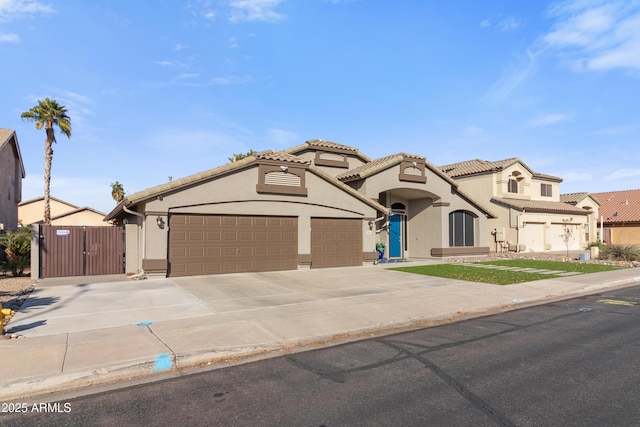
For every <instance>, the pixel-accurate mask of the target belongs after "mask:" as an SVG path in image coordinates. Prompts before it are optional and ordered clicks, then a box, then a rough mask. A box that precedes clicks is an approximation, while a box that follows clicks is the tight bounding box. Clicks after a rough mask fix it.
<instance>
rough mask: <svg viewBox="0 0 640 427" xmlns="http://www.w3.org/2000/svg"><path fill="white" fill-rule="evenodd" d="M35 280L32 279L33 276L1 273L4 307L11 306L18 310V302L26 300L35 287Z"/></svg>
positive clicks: (0, 289) (1, 301) (0, 297)
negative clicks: (13, 275) (25, 297)
mask: <svg viewBox="0 0 640 427" xmlns="http://www.w3.org/2000/svg"><path fill="white" fill-rule="evenodd" d="M35 282H36V281H35V280H31V276H23V277H12V276H10V275H2V274H0V303H1V304H2V307H3V308H11V309H12V310H16V309H17V308H19V307H17V308H16V305H17V303H18V302H22V301H23V300H24V298H23V297H24V296H25V295H27V294H28V293H29V292H31V290H32V289H33V286H34V285H35Z"/></svg>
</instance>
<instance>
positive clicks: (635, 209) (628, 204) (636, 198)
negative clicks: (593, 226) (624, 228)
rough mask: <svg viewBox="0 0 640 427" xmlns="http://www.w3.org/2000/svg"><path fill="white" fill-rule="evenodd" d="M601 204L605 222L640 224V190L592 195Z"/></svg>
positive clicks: (600, 210)
mask: <svg viewBox="0 0 640 427" xmlns="http://www.w3.org/2000/svg"><path fill="white" fill-rule="evenodd" d="M592 195H593V196H594V197H595V198H596V199H597V200H598V201H599V202H600V208H599V212H600V216H602V217H603V218H604V221H605V222H614V223H623V222H640V190H622V191H610V192H607V193H593V194H592Z"/></svg>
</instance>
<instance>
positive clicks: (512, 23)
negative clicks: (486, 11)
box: [480, 16, 521, 33]
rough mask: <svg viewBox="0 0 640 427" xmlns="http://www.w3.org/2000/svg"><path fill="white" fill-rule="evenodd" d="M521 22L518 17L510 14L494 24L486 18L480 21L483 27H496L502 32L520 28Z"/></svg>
mask: <svg viewBox="0 0 640 427" xmlns="http://www.w3.org/2000/svg"><path fill="white" fill-rule="evenodd" d="M520 26H521V24H520V21H518V20H517V19H516V18H514V17H512V16H508V17H506V18H500V19H499V20H497V21H496V23H495V24H494V23H493V21H491V20H490V19H484V20H482V21H481V22H480V27H482V28H495V29H496V31H499V32H501V33H506V32H509V31H514V30H517V29H518V28H520Z"/></svg>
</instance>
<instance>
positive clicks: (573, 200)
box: [560, 192, 601, 247]
mask: <svg viewBox="0 0 640 427" xmlns="http://www.w3.org/2000/svg"><path fill="white" fill-rule="evenodd" d="M560 201H561V202H562V203H568V204H570V205H573V206H575V207H577V208H581V209H583V210H584V211H585V212H588V213H589V216H588V217H587V222H588V224H587V225H586V226H585V227H584V229H585V247H586V245H588V244H589V243H591V242H595V241H598V240H601V239H600V234H599V233H600V231H599V230H598V209H599V208H600V202H599V201H598V199H597V198H596V197H595V196H594V195H593V194H591V193H587V192H581V193H567V194H561V195H560Z"/></svg>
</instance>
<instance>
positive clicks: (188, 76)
mask: <svg viewBox="0 0 640 427" xmlns="http://www.w3.org/2000/svg"><path fill="white" fill-rule="evenodd" d="M197 77H200V74H199V73H182V74H178V75H177V76H176V77H175V78H176V79H178V80H183V79H195V78H197Z"/></svg>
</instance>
